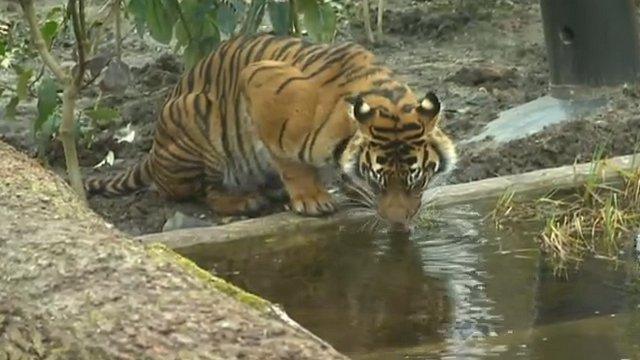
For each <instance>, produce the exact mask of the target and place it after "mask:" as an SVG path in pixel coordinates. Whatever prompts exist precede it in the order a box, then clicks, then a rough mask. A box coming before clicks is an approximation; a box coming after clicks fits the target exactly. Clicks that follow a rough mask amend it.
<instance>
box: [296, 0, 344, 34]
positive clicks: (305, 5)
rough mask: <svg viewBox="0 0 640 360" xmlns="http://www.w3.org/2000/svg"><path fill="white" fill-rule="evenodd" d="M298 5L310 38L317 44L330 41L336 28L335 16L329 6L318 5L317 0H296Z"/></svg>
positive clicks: (324, 4)
mask: <svg viewBox="0 0 640 360" xmlns="http://www.w3.org/2000/svg"><path fill="white" fill-rule="evenodd" d="M298 4H299V11H300V12H301V13H302V14H303V23H304V26H305V27H306V28H307V30H308V31H309V35H310V36H311V38H312V39H313V40H314V41H319V42H328V41H331V39H333V36H334V31H335V28H336V15H335V13H334V11H333V8H332V7H331V5H330V4H329V3H322V4H320V3H318V2H317V0H298Z"/></svg>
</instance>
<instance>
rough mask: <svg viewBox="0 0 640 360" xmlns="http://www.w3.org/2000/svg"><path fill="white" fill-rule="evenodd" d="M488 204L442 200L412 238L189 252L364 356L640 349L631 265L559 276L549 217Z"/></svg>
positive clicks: (617, 354)
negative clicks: (549, 258) (544, 238)
mask: <svg viewBox="0 0 640 360" xmlns="http://www.w3.org/2000/svg"><path fill="white" fill-rule="evenodd" d="M486 211H487V208H486V207H483V206H482V205H474V206H457V207H453V208H449V209H447V210H443V211H440V212H438V213H437V214H436V215H432V217H433V219H432V221H430V222H428V224H427V225H426V226H423V227H421V228H419V229H418V230H417V231H416V232H415V233H413V234H412V235H411V236H410V237H406V236H398V235H395V236H391V235H389V234H384V233H381V232H371V231H367V229H366V228H364V227H361V226H353V227H352V228H348V229H342V230H341V231H334V232H327V233H326V234H322V236H320V237H319V239H320V240H318V239H316V238H314V240H313V241H296V242H293V243H287V245H282V242H283V241H282V239H268V240H265V239H255V240H247V241H245V242H240V243H235V244H226V245H215V246H212V247H209V248H202V247H199V248H191V249H183V250H182V252H183V253H184V254H185V255H187V256H189V257H190V258H192V259H194V260H195V261H196V262H197V263H198V264H199V265H200V266H202V267H204V268H206V269H210V270H212V271H213V272H215V273H216V274H217V275H218V276H221V277H223V278H225V279H228V280H230V281H232V282H233V283H235V284H236V285H238V286H240V287H242V288H244V289H246V290H248V291H251V292H254V293H257V294H259V295H261V296H263V297H264V298H266V299H268V300H270V301H272V302H274V303H278V304H280V305H282V306H283V307H284V309H285V310H286V311H287V313H288V314H289V315H290V316H291V317H292V318H293V319H295V320H296V321H298V322H299V323H300V324H302V325H303V326H305V327H306V328H308V329H309V330H311V331H312V332H314V333H315V334H317V335H318V336H320V337H322V338H323V339H325V340H327V341H328V342H329V343H331V344H332V345H333V346H334V347H336V349H338V350H339V351H341V352H343V353H345V354H347V355H349V356H350V357H352V358H354V359H363V360H364V359H367V360H387V359H487V358H504V359H514V358H518V359H586V360H591V359H593V360H596V359H597V360H601V359H640V305H639V304H640V296H639V295H638V294H639V293H640V291H639V290H638V289H639V288H640V286H639V285H638V284H639V283H640V281H638V276H637V272H634V271H631V270H629V269H630V268H633V267H632V266H618V267H617V268H615V267H614V266H613V264H611V263H609V262H607V261H603V260H591V261H586V262H585V263H584V264H583V266H582V267H581V268H580V270H579V271H570V272H569V273H568V274H567V277H560V278H559V277H557V276H555V275H554V273H553V269H552V268H551V267H550V266H549V265H548V262H546V261H545V260H544V259H543V258H542V256H541V255H540V253H539V252H538V251H537V248H536V245H535V244H534V242H533V233H534V231H535V230H536V229H537V228H538V226H539V225H538V224H528V225H524V224H523V225H522V226H521V227H519V228H518V229H507V230H502V231H497V230H495V228H494V227H493V226H492V224H491V222H490V221H489V220H483V217H484V216H483V214H485V213H486ZM286 236H287V235H284V234H283V238H284V237H286Z"/></svg>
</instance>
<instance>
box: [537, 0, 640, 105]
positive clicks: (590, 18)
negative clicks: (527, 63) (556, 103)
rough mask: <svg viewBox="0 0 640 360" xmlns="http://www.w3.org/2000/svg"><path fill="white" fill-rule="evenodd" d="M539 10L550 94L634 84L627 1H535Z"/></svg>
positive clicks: (632, 19) (631, 11)
mask: <svg viewBox="0 0 640 360" xmlns="http://www.w3.org/2000/svg"><path fill="white" fill-rule="evenodd" d="M540 6H541V8H542V21H543V26H544V36H545V41H546V45H547V53H548V58H549V60H548V61H549V67H550V71H551V90H552V93H553V92H554V90H560V89H562V88H565V87H569V88H574V87H577V88H580V87H600V86H614V85H621V84H624V83H633V82H636V81H638V79H639V78H640V44H639V43H638V24H637V22H636V9H635V6H634V4H633V0H540Z"/></svg>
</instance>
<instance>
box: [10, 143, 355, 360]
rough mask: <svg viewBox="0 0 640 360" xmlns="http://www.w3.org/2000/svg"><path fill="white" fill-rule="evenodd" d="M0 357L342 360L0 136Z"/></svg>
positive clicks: (265, 306)
mask: <svg viewBox="0 0 640 360" xmlns="http://www.w3.org/2000/svg"><path fill="white" fill-rule="evenodd" d="M0 158H1V159H2V161H0V179H1V180H0V254H2V259H1V260H0V279H1V280H0V359H7V358H11V359H13V358H29V359H39V358H59V359H143V358H144V359H168V358H182V359H235V358H240V357H242V358H244V359H292V358H295V359H344V357H343V356H342V355H340V354H338V353H337V352H336V351H335V350H333V349H332V348H331V347H330V346H328V345H326V344H325V343H324V342H323V341H321V340H319V339H317V338H315V337H314V336H313V335H311V334H310V333H308V332H306V331H304V330H303V329H301V328H300V327H299V326H298V325H297V324H295V323H293V322H292V321H290V320H287V318H286V316H284V315H283V314H282V312H281V311H278V310H277V308H275V307H274V306H272V305H271V304H270V303H268V302H266V301H265V300H262V299H260V298H258V297H256V296H254V295H251V294H248V293H245V292H242V291H241V290H239V289H238V288H235V287H234V286H232V285H230V284H228V283H226V282H224V281H222V280H220V279H218V278H215V277H213V276H211V275H209V274H208V273H207V272H205V271H204V270H201V269H199V268H197V267H196V266H195V265H194V264H193V263H191V262H190V261H188V260H186V259H184V258H182V257H180V256H178V255H177V254H175V253H173V252H172V251H170V250H168V249H167V248H165V247H163V246H160V245H150V246H143V245H141V244H139V243H138V242H135V241H132V240H131V239H129V238H127V237H126V236H124V235H123V234H122V233H120V232H118V231H116V230H113V229H112V228H111V226H110V225H109V224H107V223H106V222H105V221H104V220H102V219H101V218H99V217H98V216H96V215H95V214H94V213H93V212H92V211H91V210H89V209H88V208H87V207H86V206H85V205H84V204H83V203H82V202H81V201H79V200H78V198H77V196H75V194H73V193H72V191H71V189H70V188H69V186H68V185H66V183H64V182H63V181H62V180H61V179H60V178H58V177H56V176H55V175H54V174H52V173H51V172H49V171H47V170H44V169H43V168H42V167H41V166H39V165H38V164H37V163H36V162H35V161H33V160H30V159H28V158H27V157H26V156H24V155H23V154H20V153H18V152H17V151H15V150H14V149H13V148H11V147H10V146H8V145H6V144H4V143H2V142H0Z"/></svg>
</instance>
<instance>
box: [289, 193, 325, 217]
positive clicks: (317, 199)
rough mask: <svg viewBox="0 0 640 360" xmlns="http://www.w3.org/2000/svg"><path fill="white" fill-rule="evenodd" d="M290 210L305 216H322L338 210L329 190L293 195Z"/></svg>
mask: <svg viewBox="0 0 640 360" xmlns="http://www.w3.org/2000/svg"><path fill="white" fill-rule="evenodd" d="M288 208H289V210H290V211H293V212H294V213H296V214H300V215H305V216H322V215H327V214H332V213H334V212H335V211H336V203H335V201H334V200H333V198H332V197H331V195H329V193H327V192H319V193H317V194H315V195H312V196H308V195H298V196H292V197H291V202H290V204H289V206H288Z"/></svg>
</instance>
